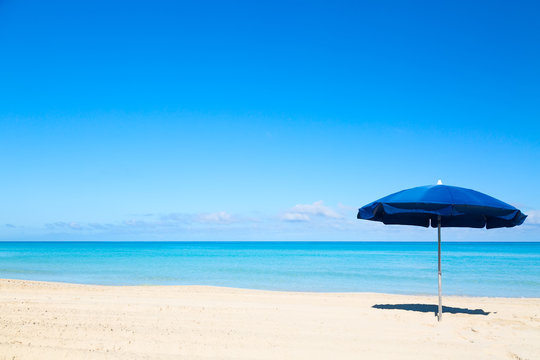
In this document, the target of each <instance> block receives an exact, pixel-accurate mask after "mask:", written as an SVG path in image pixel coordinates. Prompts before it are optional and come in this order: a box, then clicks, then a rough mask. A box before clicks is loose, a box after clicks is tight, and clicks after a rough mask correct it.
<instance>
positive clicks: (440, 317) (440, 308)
mask: <svg viewBox="0 0 540 360" xmlns="http://www.w3.org/2000/svg"><path fill="white" fill-rule="evenodd" d="M437 220H438V222H439V224H438V233H439V248H438V253H439V313H438V314H437V320H439V321H441V319H442V290H441V277H442V275H441V216H440V215H439V216H438V219H437Z"/></svg>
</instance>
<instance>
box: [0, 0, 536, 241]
mask: <svg viewBox="0 0 540 360" xmlns="http://www.w3.org/2000/svg"><path fill="white" fill-rule="evenodd" d="M539 14H540V5H539V3H538V2H535V1H531V2H521V1H513V2H508V1H504V2H499V1H463V2H462V1H457V2H455V1H454V2H434V1H423V2H418V1H407V2H403V1H379V0H378V1H355V2H338V1H328V2H317V1H306V2H293V1H284V2H280V1H268V2H263V1H249V2H237V1H228V2H211V1H195V2H190V3H187V2H179V1H145V2H142V1H95V0H94V1H54V0H50V1H45V2H43V1H24V0H22V1H21V0H19V1H15V0H3V1H2V0H0V166H1V171H0V239H1V240H393V241H397V240H414V239H418V240H435V236H436V233H435V232H434V231H433V230H426V229H414V228H410V227H396V226H393V227H392V226H384V225H382V224H379V223H370V222H365V221H360V220H356V219H355V217H356V210H357V208H358V207H361V206H363V205H365V204H366V203H369V202H371V201H373V200H375V199H377V198H380V197H382V196H385V195H387V194H389V193H392V192H395V191H398V190H401V189H404V188H410V187H414V186H419V185H426V184H434V183H436V181H437V180H438V179H442V180H443V182H444V183H445V184H448V185H457V186H463V187H468V188H473V189H476V190H479V191H482V192H485V193H487V194H489V195H492V196H495V197H497V198H499V199H501V200H503V201H505V202H508V203H510V204H513V205H515V206H518V207H519V208H520V209H522V210H523V211H524V212H525V213H527V214H529V218H528V219H527V221H526V223H525V224H524V225H523V226H521V227H519V228H514V229H500V230H490V231H486V230H467V229H457V230H456V229H449V230H446V229H445V232H446V233H445V234H444V235H446V234H448V235H447V236H446V239H447V240H480V241H481V240H536V241H540V185H539V184H540V66H539V64H540V45H539V44H540V26H539V24H540V19H539V17H540V15H539ZM444 235H443V236H444ZM443 239H444V237H443Z"/></svg>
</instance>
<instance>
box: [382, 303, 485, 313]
mask: <svg viewBox="0 0 540 360" xmlns="http://www.w3.org/2000/svg"><path fill="white" fill-rule="evenodd" d="M372 308H374V309H385V310H406V311H417V312H423V313H430V312H432V313H433V314H434V315H437V311H438V309H439V308H438V306H437V305H430V304H375V305H373V306H372ZM442 311H443V313H447V314H468V315H489V314H490V313H489V312H486V311H484V310H482V309H467V308H458V307H451V306H443V307H442Z"/></svg>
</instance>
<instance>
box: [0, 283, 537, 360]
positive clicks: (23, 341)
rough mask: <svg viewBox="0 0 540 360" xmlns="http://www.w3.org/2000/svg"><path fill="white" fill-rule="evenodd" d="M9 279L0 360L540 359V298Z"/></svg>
mask: <svg viewBox="0 0 540 360" xmlns="http://www.w3.org/2000/svg"><path fill="white" fill-rule="evenodd" d="M435 303H436V297H425V296H403V295H387V294H372V293H348V294H335V293H333V294H328V293H292V292H273V291H258V290H241V289H230V288H216V287H206V286H137V287H131V286H90V285H73V284H60V283H44V282H33V281H20V280H0V309H1V310H0V316H1V319H0V359H540V299H538V298H536V299H517V298H466V297H446V298H445V299H444V304H445V310H446V311H447V313H445V314H444V316H443V321H442V322H441V323H438V322H437V320H436V317H435V315H434V311H435V305H433V304H435Z"/></svg>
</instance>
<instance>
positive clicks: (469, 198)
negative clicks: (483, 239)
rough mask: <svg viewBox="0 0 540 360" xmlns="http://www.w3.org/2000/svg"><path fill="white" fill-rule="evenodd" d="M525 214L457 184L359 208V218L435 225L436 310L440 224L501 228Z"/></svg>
mask: <svg viewBox="0 0 540 360" xmlns="http://www.w3.org/2000/svg"><path fill="white" fill-rule="evenodd" d="M526 217H527V215H525V214H523V213H522V212H521V211H520V210H518V209H516V208H515V207H513V206H512V205H509V204H507V203H505V202H502V201H500V200H497V199H495V198H493V197H491V196H488V195H486V194H483V193H481V192H478V191H475V190H471V189H465V188H461V187H457V186H448V185H442V183H441V181H440V180H439V182H438V184H437V185H427V186H419V187H415V188H412V189H407V190H402V191H399V192H397V193H394V194H391V195H388V196H386V197H383V198H382V199H379V200H376V201H374V202H372V203H370V204H367V205H366V206H364V207H362V208H360V209H359V210H358V215H357V218H358V219H363V220H372V221H380V222H382V223H384V224H386V225H393V224H399V225H416V226H423V227H429V226H430V225H431V227H436V228H438V235H439V236H438V237H439V247H438V255H439V264H438V268H439V313H438V315H437V318H438V320H439V321H441V317H442V294H441V227H470V228H483V227H485V228H487V229H493V228H500V227H514V226H517V225H521V224H523V221H525V218H526Z"/></svg>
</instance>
